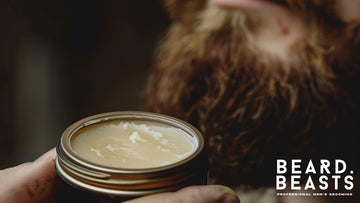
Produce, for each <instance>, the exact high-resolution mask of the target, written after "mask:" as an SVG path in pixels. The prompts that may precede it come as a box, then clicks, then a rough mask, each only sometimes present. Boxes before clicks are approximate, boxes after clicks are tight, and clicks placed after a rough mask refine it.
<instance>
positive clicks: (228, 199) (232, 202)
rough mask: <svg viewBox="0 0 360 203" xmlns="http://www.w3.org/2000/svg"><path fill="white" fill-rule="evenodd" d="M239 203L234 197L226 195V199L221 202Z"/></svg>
mask: <svg viewBox="0 0 360 203" xmlns="http://www.w3.org/2000/svg"><path fill="white" fill-rule="evenodd" d="M237 202H238V201H236V200H235V199H234V197H232V196H230V195H225V196H224V199H222V200H221V203H237Z"/></svg>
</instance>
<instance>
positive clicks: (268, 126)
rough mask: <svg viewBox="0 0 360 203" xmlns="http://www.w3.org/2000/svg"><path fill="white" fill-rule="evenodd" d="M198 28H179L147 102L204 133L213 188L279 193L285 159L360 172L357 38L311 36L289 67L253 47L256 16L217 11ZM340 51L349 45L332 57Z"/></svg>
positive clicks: (162, 53)
mask: <svg viewBox="0 0 360 203" xmlns="http://www.w3.org/2000/svg"><path fill="white" fill-rule="evenodd" d="M199 19H200V20H199V21H196V23H193V24H188V23H183V22H174V23H173V24H172V27H171V28H170V30H169V33H168V35H167V36H166V38H165V40H164V41H163V42H162V43H161V46H160V47H159V49H158V52H157V55H156V60H155V63H154V66H153V69H152V72H151V76H150V78H149V83H148V89H147V96H148V104H149V109H150V110H151V111H155V112H158V113H163V114H168V115H172V116H175V117H178V118H181V119H184V120H186V121H188V122H190V123H191V124H193V125H194V126H196V127H197V128H199V129H200V131H201V132H202V133H203V135H204V136H205V139H206V141H207V145H208V153H209V160H210V177H211V178H212V180H213V182H215V183H220V184H228V185H234V184H235V185H236V184H240V183H249V184H252V185H261V186H265V185H273V182H274V177H275V176H274V173H275V171H276V170H275V165H276V159H277V158H282V159H287V158H288V159H293V158H301V159H320V158H328V159H334V158H344V160H346V161H347V162H349V164H354V165H356V164H358V163H357V160H356V159H358V157H357V155H358V154H359V150H358V148H359V147H356V145H357V144H356V143H360V142H359V138H358V136H355V135H356V134H357V133H356V132H359V127H358V125H359V118H358V117H359V116H358V104H359V95H360V94H359V92H360V91H359V90H360V89H359V87H360V85H359V79H360V77H359V70H360V68H359V64H360V62H359V58H358V57H355V55H356V54H354V53H360V52H359V51H360V50H359V46H358V45H359V44H358V39H357V38H358V37H353V36H352V35H354V36H355V34H354V33H352V34H350V35H351V37H349V38H348V39H346V40H342V39H338V38H336V37H337V36H340V35H341V34H344V33H342V32H345V31H343V30H340V29H339V30H338V31H336V32H332V33H335V34H334V35H332V36H329V35H326V34H323V33H326V31H325V30H326V28H320V27H319V28H317V29H315V28H312V29H311V30H309V31H308V37H307V38H306V39H303V41H301V43H300V44H301V46H298V47H297V49H296V50H295V51H294V53H292V54H289V57H288V58H287V59H286V60H283V59H280V58H278V57H276V55H272V54H271V53H268V52H265V51H262V50H261V49H259V48H257V47H256V44H254V42H253V40H252V38H251V34H252V33H253V32H255V31H256V27H255V26H254V25H258V23H259V22H258V19H257V17H256V16H255V15H254V16H251V15H249V14H244V13H241V12H236V11H227V10H220V9H215V8H210V9H206V10H205V11H204V12H203V13H202V14H201V15H200V18H199ZM312 20H315V19H312ZM357 35H358V34H357ZM357 35H356V36H357ZM332 38H333V39H332ZM331 40H332V41H331ZM333 41H336V42H338V41H341V42H342V45H341V46H339V47H337V48H336V49H332V42H333Z"/></svg>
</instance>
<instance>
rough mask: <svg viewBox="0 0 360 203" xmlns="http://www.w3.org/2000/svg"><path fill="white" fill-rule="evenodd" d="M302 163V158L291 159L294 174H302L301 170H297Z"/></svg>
mask: <svg viewBox="0 0 360 203" xmlns="http://www.w3.org/2000/svg"><path fill="white" fill-rule="evenodd" d="M300 163H301V159H293V160H292V161H291V169H292V170H291V172H292V174H301V170H298V171H297V170H296V169H300Z"/></svg>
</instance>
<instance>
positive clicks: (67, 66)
mask: <svg viewBox="0 0 360 203" xmlns="http://www.w3.org/2000/svg"><path fill="white" fill-rule="evenodd" d="M168 23H169V22H168V18H167V16H166V13H165V11H164V9H163V7H162V5H161V0H155V1H148V0H137V1H131V0H117V1H110V0H106V1H100V0H88V1H72V0H50V1H46V0H33V1H27V0H3V1H1V3H0V77H1V78H0V83H1V85H0V90H1V94H0V101H1V105H0V115H1V117H0V119H1V120H0V125H1V129H2V133H0V169H2V168H6V167H9V166H13V165H16V164H19V163H22V162H26V161H33V160H34V159H36V158H37V157H38V156H40V155H41V154H42V153H44V152H46V151H47V150H49V149H51V148H52V147H54V146H55V145H56V143H57V141H58V139H59V138H60V136H61V133H62V132H63V131H64V130H65V128H66V127H68V126H69V125H71V124H72V123H74V122H76V121H77V120H80V119H82V118H84V117H87V116H90V115H93V114H98V113H104V112H110V111H120V110H144V98H143V92H142V91H143V89H144V87H145V84H146V77H147V72H148V69H149V66H150V64H151V60H152V56H153V52H154V48H155V46H156V44H157V42H158V41H159V39H161V36H162V35H163V34H164V32H165V31H166V28H167V26H168Z"/></svg>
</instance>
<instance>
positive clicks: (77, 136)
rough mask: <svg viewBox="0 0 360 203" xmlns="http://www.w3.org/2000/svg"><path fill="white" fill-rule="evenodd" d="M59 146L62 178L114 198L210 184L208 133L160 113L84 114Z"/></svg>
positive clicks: (58, 159) (88, 191)
mask: <svg viewBox="0 0 360 203" xmlns="http://www.w3.org/2000/svg"><path fill="white" fill-rule="evenodd" d="M167 134H168V135H167ZM179 136H180V137H179ZM181 136H182V137H181ZM173 138H174V139H173ZM179 139H180V140H179ZM186 142H188V143H186ZM179 143H183V144H182V145H181V144H180V145H179ZM184 143H185V145H184ZM178 145H179V146H178ZM184 146H185V148H184ZM186 146H187V147H186ZM189 146H190V148H189ZM132 148H134V150H133V149H132ZM142 148H144V150H143V149H142ZM145 148H146V149H145ZM181 148H182V149H181ZM180 149H181V150H182V151H181V150H180ZM121 150H124V151H121ZM129 150H130V151H129ZM131 150H132V151H131ZM137 150H138V151H137ZM151 150H154V151H151ZM179 150H180V151H179ZM184 150H185V152H186V153H184ZM56 151H57V156H56V158H55V167H56V172H57V174H58V176H59V177H60V178H61V179H62V180H64V181H65V182H66V183H67V184H68V185H70V186H71V187H73V188H76V189H77V190H79V191H83V192H85V193H92V194H97V195H99V196H102V197H107V198H111V199H117V200H127V199H132V198H135V197H140V196H145V195H150V194H155V193H160V192H170V191H176V190H178V189H181V188H183V187H186V186H190V185H204V184H207V177H208V160H207V156H206V153H205V146H204V138H203V136H202V135H201V133H200V132H199V131H198V130H197V129H196V128H195V127H193V126H192V125H190V124H188V123H186V122H184V121H182V120H179V119H176V118H173V117H170V116H165V115H161V114H155V113H149V112H138V111H123V112H111V113H104V114H99V115H94V116H91V117H88V118H85V119H82V120H80V121H78V122H76V123H74V124H73V125H71V126H70V127H68V128H67V129H66V130H65V131H64V133H63V134H62V137H61V139H60V141H59V143H58V145H57V148H56ZM162 152H164V153H162ZM141 153H143V154H141ZM92 157H94V159H93V158H92ZM161 159H164V160H161ZM170 159H171V160H170ZM147 161H149V163H146V162H147Z"/></svg>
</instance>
